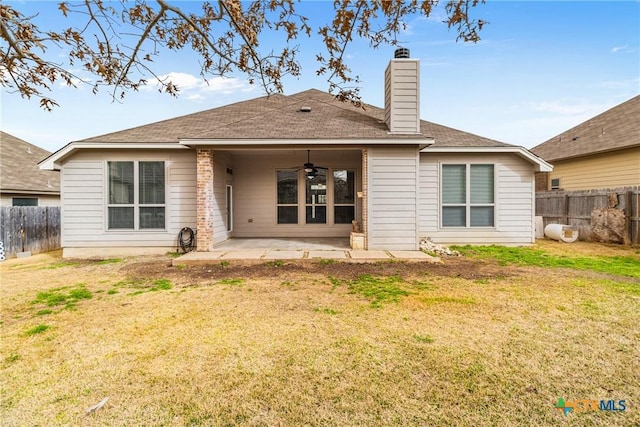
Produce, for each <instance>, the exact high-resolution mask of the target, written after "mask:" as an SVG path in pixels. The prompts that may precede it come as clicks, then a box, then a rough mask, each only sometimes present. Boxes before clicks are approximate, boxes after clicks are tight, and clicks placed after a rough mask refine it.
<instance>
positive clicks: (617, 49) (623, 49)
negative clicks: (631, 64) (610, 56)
mask: <svg viewBox="0 0 640 427" xmlns="http://www.w3.org/2000/svg"><path fill="white" fill-rule="evenodd" d="M618 52H631V49H629V45H628V44H625V45H624V46H614V47H613V48H611V53H618Z"/></svg>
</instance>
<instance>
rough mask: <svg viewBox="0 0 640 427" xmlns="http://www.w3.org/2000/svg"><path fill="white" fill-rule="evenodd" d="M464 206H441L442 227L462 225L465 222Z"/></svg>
mask: <svg viewBox="0 0 640 427" xmlns="http://www.w3.org/2000/svg"><path fill="white" fill-rule="evenodd" d="M466 223H467V220H466V209H465V207H464V206H445V207H443V208H442V226H443V227H464V226H466V225H467V224H466Z"/></svg>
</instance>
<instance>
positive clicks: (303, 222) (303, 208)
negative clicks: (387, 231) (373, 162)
mask: <svg viewBox="0 0 640 427" xmlns="http://www.w3.org/2000/svg"><path fill="white" fill-rule="evenodd" d="M342 170H344V171H350V172H353V191H354V193H353V203H335V193H334V191H335V182H334V179H333V172H334V171H342ZM281 171H295V169H291V168H276V169H275V173H274V176H275V178H274V179H275V187H276V193H275V197H276V203H275V205H276V212H275V225H276V226H278V227H286V226H309V227H326V226H334V225H335V226H338V227H340V226H351V223H348V224H347V223H336V222H335V207H336V206H353V216H354V218H353V219H354V220H355V219H357V218H358V196H357V194H358V191H357V190H358V184H359V181H358V179H359V178H358V169H357V168H354V167H333V168H327V169H326V171H327V203H325V204H323V205H318V204H316V206H325V207H326V209H327V213H326V216H327V221H326V222H325V223H307V206H312V204H310V203H306V202H307V194H306V191H307V181H306V180H307V177H306V176H305V174H304V173H301V171H297V173H298V203H295V204H294V203H292V204H279V203H278V172H281ZM300 200H302V201H303V202H304V203H302V202H300ZM279 206H297V207H298V222H297V223H291V224H280V223H278V207H279Z"/></svg>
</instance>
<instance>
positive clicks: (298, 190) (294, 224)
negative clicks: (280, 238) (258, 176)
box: [273, 168, 301, 227]
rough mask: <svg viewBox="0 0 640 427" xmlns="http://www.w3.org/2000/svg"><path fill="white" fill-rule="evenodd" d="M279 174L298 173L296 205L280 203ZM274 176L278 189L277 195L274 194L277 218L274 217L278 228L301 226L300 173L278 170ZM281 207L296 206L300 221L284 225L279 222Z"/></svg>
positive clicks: (284, 169)
mask: <svg viewBox="0 0 640 427" xmlns="http://www.w3.org/2000/svg"><path fill="white" fill-rule="evenodd" d="M278 172H296V173H297V174H298V176H297V181H296V182H297V187H296V197H297V202H296V203H278V183H279V182H278ZM273 176H274V179H275V189H276V191H275V194H274V196H275V202H276V203H275V205H276V209H275V217H274V220H275V225H276V226H278V227H287V226H289V227H291V226H297V225H300V205H301V203H300V171H296V170H295V169H293V168H282V169H276V170H275V173H274V174H273ZM280 206H283V207H294V206H295V207H296V209H297V212H298V221H297V222H283V223H280V222H278V208H279V207H280Z"/></svg>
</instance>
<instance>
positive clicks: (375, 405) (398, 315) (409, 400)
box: [0, 258, 640, 426]
mask: <svg viewBox="0 0 640 427" xmlns="http://www.w3.org/2000/svg"><path fill="white" fill-rule="evenodd" d="M143 261H144V260H123V261H121V262H112V263H111V262H110V263H103V264H98V263H95V262H94V263H79V264H77V265H68V266H63V267H59V268H56V269H55V270H53V271H55V273H54V274H52V273H51V271H52V270H47V269H43V268H40V267H42V266H46V263H47V262H50V263H59V262H60V260H59V259H55V258H54V259H51V260H48V261H44V262H43V265H38V266H37V267H35V266H36V265H37V264H34V268H32V269H22V268H20V269H18V268H12V265H2V266H0V268H1V270H0V272H1V274H2V279H3V286H2V288H1V289H0V291H1V295H0V296H1V297H2V305H3V307H2V313H1V315H2V336H1V339H2V349H1V351H2V352H1V354H0V366H1V369H2V378H3V391H2V401H1V403H0V411H1V413H0V417H2V419H3V423H4V424H5V425H238V424H239V425H291V426H298V425H464V426H490V425H576V424H580V425H614V426H615V425H620V426H623V425H624V426H626V425H634V424H638V423H640V416H639V414H640V413H639V412H638V410H637V408H636V407H635V402H638V399H640V387H639V384H640V374H639V372H640V369H637V367H638V348H640V331H639V330H638V327H637V325H638V324H639V323H638V322H639V321H640V307H639V304H640V299H639V296H638V293H637V292H638V283H637V281H635V280H634V279H632V278H606V279H602V278H591V277H590V276H589V275H588V274H586V273H585V272H584V271H581V272H577V273H576V274H575V275H573V274H567V272H566V271H565V270H562V271H560V270H555V269H539V268H529V269H525V270H522V271H519V272H517V273H514V271H512V270H506V268H505V271H500V270H497V271H495V274H494V275H493V276H491V277H489V276H485V277H483V278H480V279H469V278H463V277H458V276H457V275H456V274H457V273H456V274H451V275H450V276H448V275H446V269H445V268H444V267H443V266H431V265H424V266H423V267H421V268H416V266H415V265H412V266H409V265H408V264H407V265H405V264H403V263H396V265H394V266H388V265H385V266H371V267H370V269H371V273H370V274H369V275H368V276H366V275H362V274H361V270H355V268H356V267H350V266H342V265H341V263H336V264H333V265H330V266H319V267H318V268H319V269H321V268H325V267H326V268H327V269H328V270H327V271H331V272H332V276H331V277H329V276H328V275H327V274H325V273H319V272H318V270H313V269H309V270H302V269H300V270H297V269H294V268H293V267H291V268H285V267H284V266H279V267H278V268H273V267H269V269H268V270H259V269H258V271H260V274H254V272H255V271H256V270H254V269H253V268H251V267H247V268H246V269H233V268H230V267H229V266H225V267H224V272H218V270H217V269H215V268H213V267H212V268H210V272H209V273H207V270H199V269H190V268H185V269H175V268H173V269H172V268H171V267H165V268H161V267H160V264H153V265H154V267H153V268H154V269H155V270H156V272H157V277H156V276H151V275H149V274H148V271H146V270H145V274H144V275H142V273H140V275H136V274H137V273H138V272H141V271H143V270H142V269H140V268H139V267H141V266H140V265H138V264H140V262H143ZM149 262H151V263H157V262H159V261H158V259H151V260H149ZM133 263H136V265H137V267H136V266H134V265H133ZM167 264H168V263H167ZM134 267H135V268H134ZM485 267H486V266H483V268H485ZM220 268H223V267H220ZM265 268H267V267H265ZM341 268H344V269H351V270H348V271H347V270H345V271H342V270H340V269H341ZM357 268H358V269H362V268H365V267H362V266H359V267H357ZM44 271H48V272H49V273H48V276H40V274H42V272H44ZM263 271H268V272H270V274H269V275H266V274H264V272H263ZM456 271H457V270H456ZM487 271H489V270H487ZM225 272H226V273H228V274H229V277H226V278H225V277H222V274H223V273H225ZM134 273H136V274H134ZM207 274H209V275H210V276H211V277H207ZM218 274H220V276H219V275H218ZM31 275H33V276H31ZM35 281H40V283H39V286H36V285H35V284H34V282H35ZM79 281H81V283H83V285H82V286H78V283H80V282H79ZM21 283H24V284H25V286H22V285H21ZM153 288H156V290H155V291H152V290H151V289H153ZM74 289H86V291H87V292H90V294H91V296H92V298H90V299H78V301H77V302H76V305H75V309H74V310H58V307H62V306H63V305H53V306H49V305H48V303H47V301H49V299H48V298H42V299H41V301H40V302H39V303H38V304H33V301H34V300H35V299H37V297H36V295H38V293H39V292H42V293H49V294H55V293H56V292H57V293H58V294H61V295H63V296H64V297H65V300H66V299H67V298H68V297H70V296H71V291H72V290H74ZM111 290H117V293H110V291H111ZM140 291H142V292H140ZM65 304H66V303H65ZM51 308H54V312H53V313H49V314H46V315H41V314H38V310H47V309H51ZM43 316H44V317H43ZM41 325H42V326H41ZM43 326H48V328H46V329H43ZM30 328H39V329H43V330H42V331H41V332H40V333H35V332H34V333H32V334H28V335H27V334H26V333H25V331H28V330H30ZM105 397H109V400H108V402H107V403H106V404H105V406H104V407H102V408H101V409H99V410H97V411H95V413H93V414H91V415H86V414H85V412H86V410H87V409H88V408H90V407H91V406H93V405H95V404H96V403H98V402H100V401H101V400H102V399H104V398H105ZM560 397H562V398H564V399H565V400H572V399H594V400H600V399H615V400H620V399H625V400H627V405H628V406H627V408H628V409H627V411H625V412H623V413H605V412H589V413H582V414H580V413H573V414H569V415H567V416H564V415H562V414H561V413H560V412H559V411H558V410H556V409H554V407H553V406H554V405H555V403H556V402H557V400H558V398H560Z"/></svg>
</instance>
